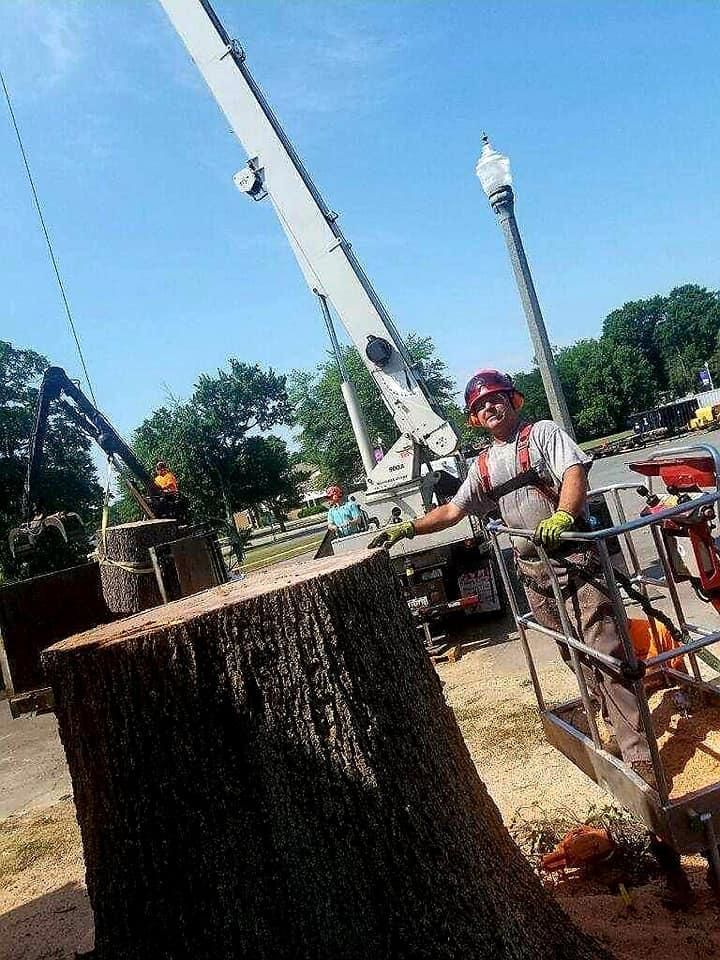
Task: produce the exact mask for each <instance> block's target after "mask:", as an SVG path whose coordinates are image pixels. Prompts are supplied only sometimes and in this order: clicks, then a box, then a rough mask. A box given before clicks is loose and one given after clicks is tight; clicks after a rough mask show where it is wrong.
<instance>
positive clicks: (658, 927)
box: [0, 630, 720, 960]
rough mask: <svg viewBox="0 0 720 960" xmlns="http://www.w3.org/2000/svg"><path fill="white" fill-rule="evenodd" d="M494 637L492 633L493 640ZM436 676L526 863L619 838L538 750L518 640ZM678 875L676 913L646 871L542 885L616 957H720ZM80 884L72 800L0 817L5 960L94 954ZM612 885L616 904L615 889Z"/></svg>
mask: <svg viewBox="0 0 720 960" xmlns="http://www.w3.org/2000/svg"><path fill="white" fill-rule="evenodd" d="M501 634H502V631H501V630H498V638H499V636H500V635H501ZM538 654H539V656H538V662H539V669H540V674H541V679H542V682H543V687H544V689H545V690H546V692H547V695H548V696H549V698H551V699H557V700H558V701H561V700H563V699H566V698H567V697H568V696H570V695H573V693H574V690H573V679H572V674H571V673H570V672H569V671H568V669H567V668H566V667H565V666H564V665H563V664H562V663H561V662H560V661H559V659H558V658H557V657H556V656H555V649H554V646H553V645H552V644H550V643H548V644H547V645H546V646H545V647H544V648H543V647H542V646H540V648H539V650H538ZM437 669H438V673H439V675H440V677H441V679H442V681H443V683H444V685H445V686H444V693H445V696H446V698H447V700H448V702H449V703H450V705H451V706H452V707H453V709H454V711H455V713H456V716H457V719H458V722H459V724H460V727H461V729H462V731H463V734H464V736H465V739H466V742H467V744H468V748H469V750H470V752H471V755H472V757H473V760H474V761H475V763H476V765H477V767H478V770H479V772H480V775H481V777H482V778H483V780H484V781H485V783H486V784H487V785H488V788H489V790H490V792H491V794H492V796H493V797H494V799H495V801H496V803H497V804H498V806H499V808H500V810H501V812H502V815H503V817H504V819H505V822H506V823H507V824H508V826H509V827H510V828H511V830H512V832H513V834H514V836H515V837H516V839H517V840H518V842H519V843H520V845H521V847H522V848H523V849H524V850H525V852H526V854H527V855H528V857H529V858H530V859H531V860H532V861H533V863H536V862H537V860H538V853H539V852H540V853H541V852H543V850H544V849H547V848H548V845H550V846H551V845H552V844H553V843H554V842H555V841H556V840H557V839H559V838H560V837H561V836H562V835H563V833H564V832H565V831H566V830H567V829H569V828H570V827H571V826H573V825H576V824H578V823H581V822H583V821H584V820H586V819H590V820H593V819H600V820H603V818H604V819H605V820H607V821H608V822H611V823H615V822H620V823H621V825H622V826H623V829H625V826H624V825H626V824H627V822H628V821H627V819H625V820H623V819H622V815H621V814H620V812H619V811H618V810H617V809H616V808H614V807H613V805H612V803H611V801H610V798H609V797H608V796H607V795H606V794H604V793H603V792H602V791H601V790H600V788H598V787H597V786H596V785H595V784H594V783H592V782H591V781H590V780H588V779H587V778H586V777H585V776H584V775H583V774H582V773H580V772H579V771H578V770H577V768H575V767H574V766H573V765H572V764H571V763H570V762H569V761H567V760H566V759H565V758H564V757H563V756H561V755H560V754H559V753H558V752H557V751H555V750H554V749H553V748H552V747H550V746H549V745H548V744H547V743H546V742H545V741H544V738H543V733H542V727H541V725H540V721H539V719H538V715H537V711H536V708H535V701H534V695H533V690H532V687H531V686H530V683H529V681H528V680H527V674H526V672H525V670H524V668H523V665H522V660H521V656H520V654H519V650H518V644H517V642H511V643H498V644H490V645H485V646H483V645H482V644H481V645H479V646H478V648H477V649H470V650H468V649H467V648H466V652H465V653H464V655H463V656H462V658H461V659H460V660H459V661H458V662H456V663H446V664H439V665H438V668H437ZM656 707H657V709H658V710H659V711H660V714H661V717H662V718H663V722H664V723H666V724H670V723H678V722H682V718H681V717H678V716H677V714H676V712H674V711H673V710H672V709H671V707H674V702H673V703H671V702H670V701H668V702H667V703H665V702H664V701H663V699H662V696H661V697H660V698H659V700H658V701H657V703H656ZM632 829H633V830H634V831H635V835H636V836H637V837H640V838H641V839H642V829H640V828H638V827H637V825H634V824H633V825H632ZM621 832H622V830H621ZM539 838H540V840H541V841H542V843H544V844H545V846H544V848H541V844H540V843H539ZM633 842H635V841H633ZM638 842H641V840H640V841H638ZM638 849H639V848H638ZM633 856H634V853H633ZM686 866H687V867H688V871H689V873H690V876H691V881H692V883H693V885H694V887H695V888H696V891H697V897H698V899H697V902H696V904H695V905H694V906H693V907H692V908H691V909H690V910H689V911H687V912H683V913H678V912H674V911H672V910H670V909H668V908H667V907H666V906H664V905H663V902H662V899H661V895H662V892H663V885H662V883H661V881H660V880H659V878H657V877H656V876H654V875H653V870H652V868H651V869H649V870H648V869H643V870H637V871H635V870H634V869H633V868H632V866H631V865H630V866H628V864H627V863H626V864H625V867H623V866H622V865H621V867H620V868H618V869H616V870H614V872H613V871H611V876H609V877H608V876H604V877H600V878H598V877H595V878H593V879H592V880H588V879H578V878H572V877H565V878H562V879H560V880H558V878H557V877H549V878H547V879H546V880H545V882H546V883H547V884H548V885H549V886H550V887H551V888H552V890H553V892H554V893H555V895H556V896H557V897H558V899H559V900H560V902H561V903H562V904H563V906H564V907H565V909H566V910H567V911H568V913H569V914H570V916H571V917H572V918H573V919H574V920H575V921H576V922H577V923H578V924H579V925H580V926H581V927H583V928H584V929H585V930H587V931H588V932H589V933H592V934H593V935H595V936H597V937H598V938H599V939H600V940H601V941H602V942H603V943H605V944H606V945H607V946H608V948H609V949H611V950H612V951H613V953H614V954H615V956H616V957H617V958H618V960H646V958H647V960H678V958H679V957H682V958H683V960H705V958H711V957H715V956H718V955H720V924H719V923H718V921H719V920H720V908H719V907H718V903H717V901H716V900H714V899H713V897H712V895H711V894H710V892H709V890H708V889H707V887H706V885H705V865H704V862H703V861H701V860H700V859H699V858H695V859H688V860H686ZM83 875H84V867H83V861H82V851H81V846H80V837H79V832H78V829H77V824H76V821H75V816H74V807H73V804H72V801H71V800H69V799H65V800H61V801H59V802H57V803H55V804H53V805H52V806H46V807H40V808H38V807H35V808H33V809H25V810H22V811H20V812H17V813H15V814H13V815H11V816H9V817H6V818H5V819H4V820H0V944H1V945H2V948H1V949H0V955H1V956H2V958H3V960H66V958H67V960H69V958H72V957H73V956H74V952H75V951H76V950H78V949H81V950H84V949H89V948H90V947H91V946H92V913H91V911H90V906H89V902H88V899H87V894H86V892H85V887H84V883H83ZM620 881H622V882H624V883H625V886H626V887H627V891H628V892H627V896H625V897H623V896H621V895H620V893H619V892H618V891H619V886H618V884H619V882H620Z"/></svg>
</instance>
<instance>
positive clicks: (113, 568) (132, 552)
mask: <svg viewBox="0 0 720 960" xmlns="http://www.w3.org/2000/svg"><path fill="white" fill-rule="evenodd" d="M98 539H99V548H98V558H99V560H100V576H101V580H102V590H103V596H104V597H105V603H106V604H107V607H108V610H109V611H110V613H114V614H123V615H125V616H126V615H127V614H130V613H139V611H140V610H147V608H148V607H155V606H157V605H158V604H159V603H162V598H161V596H160V591H159V590H158V585H157V581H156V579H155V573H154V571H153V568H152V564H151V562H150V553H149V548H150V547H157V546H159V545H160V544H161V543H168V542H169V541H170V540H175V539H177V520H138V521H137V522H136V523H121V524H119V525H118V526H116V527H108V528H107V530H106V531H105V535H104V536H103V535H102V533H101V534H99V537H98Z"/></svg>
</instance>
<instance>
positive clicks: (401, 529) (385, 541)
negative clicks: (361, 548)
mask: <svg viewBox="0 0 720 960" xmlns="http://www.w3.org/2000/svg"><path fill="white" fill-rule="evenodd" d="M414 536H415V526H414V524H413V522H412V520H403V521H402V523H391V524H390V526H389V527H385V529H384V530H383V531H382V532H381V533H379V534H378V535H377V536H376V537H373V539H372V540H371V541H370V543H369V544H368V550H373V549H374V548H375V547H385V549H386V550H389V549H390V547H394V546H395V544H396V543H397V542H398V540H403V539H407V540H412V538H413V537H414Z"/></svg>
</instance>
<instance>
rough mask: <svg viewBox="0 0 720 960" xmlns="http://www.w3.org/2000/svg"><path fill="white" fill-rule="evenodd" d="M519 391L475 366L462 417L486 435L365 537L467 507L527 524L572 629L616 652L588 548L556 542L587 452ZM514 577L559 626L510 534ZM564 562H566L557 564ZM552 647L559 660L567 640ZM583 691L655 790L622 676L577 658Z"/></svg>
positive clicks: (576, 516)
mask: <svg viewBox="0 0 720 960" xmlns="http://www.w3.org/2000/svg"><path fill="white" fill-rule="evenodd" d="M523 402H524V398H523V395H522V394H521V393H520V392H519V391H518V390H516V389H515V386H514V384H513V381H512V379H511V378H510V377H509V376H508V375H507V374H505V373H500V372H499V371H497V370H481V371H479V372H478V373H477V374H476V375H475V376H474V377H473V378H472V379H471V380H470V382H469V383H468V385H467V387H466V389H465V405H466V411H467V414H468V418H469V422H470V424H471V425H472V426H474V427H484V428H485V429H486V430H487V431H488V432H489V433H490V434H491V435H492V439H493V442H492V444H491V445H490V447H489V448H488V449H487V450H486V451H483V452H482V453H481V454H480V456H479V457H478V458H477V459H476V460H475V461H474V462H473V465H472V467H471V468H470V471H469V473H468V476H467V478H466V479H465V481H464V482H463V484H462V486H461V487H460V489H459V490H458V492H457V493H456V494H455V496H454V497H453V499H452V500H451V501H450V502H449V503H445V504H443V505H442V506H439V507H437V508H436V509H435V510H432V511H431V512H430V513H427V514H425V516H423V517H419V518H418V519H416V520H412V521H410V520H406V521H404V522H402V523H397V524H395V525H392V526H388V527H385V529H384V530H383V531H382V532H381V533H379V534H378V536H376V537H375V538H374V539H373V540H372V541H371V542H370V544H369V546H370V547H378V546H383V545H384V546H387V547H390V546H392V545H393V544H394V543H397V541H398V540H400V539H402V538H403V537H414V536H420V535H422V534H427V533H433V532H435V531H437V530H444V529H445V528H446V527H451V526H453V524H456V523H458V522H459V521H460V520H461V519H462V518H463V517H465V516H467V515H468V514H473V515H475V516H485V515H487V514H488V513H491V512H492V511H494V510H497V509H498V508H499V510H500V514H501V516H502V519H503V523H505V525H506V526H508V527H515V528H518V529H529V530H534V531H535V543H538V542H539V543H541V544H542V545H543V546H544V547H545V548H546V549H547V550H548V551H549V552H554V553H555V556H556V557H557V560H555V561H553V567H554V569H555V570H556V572H557V575H558V579H559V582H560V585H561V587H562V588H563V593H564V595H565V597H566V600H565V607H566V610H567V614H568V617H569V619H570V623H571V624H572V626H573V628H574V630H575V632H576V635H577V636H578V637H579V638H580V639H581V640H582V641H583V642H584V643H585V644H586V645H587V646H589V647H592V648H593V649H595V650H597V651H598V652H600V653H604V654H608V655H610V656H613V657H618V658H620V659H623V660H624V659H625V657H624V653H623V647H622V641H621V638H620V634H619V630H618V627H617V624H616V622H615V620H614V618H613V608H612V604H611V602H610V600H609V599H608V598H607V597H606V596H605V594H604V593H603V592H602V591H601V590H599V589H598V587H597V586H596V585H595V583H594V582H593V581H594V580H598V581H600V579H601V574H600V563H599V560H598V558H597V555H596V552H595V551H594V550H593V549H591V548H589V547H585V546H583V544H581V543H579V542H575V543H567V544H565V543H563V544H561V543H560V540H559V538H560V534H561V533H563V532H567V531H571V530H573V528H575V526H576V523H578V524H580V525H582V521H583V520H584V519H585V518H586V517H587V490H588V483H587V471H588V469H589V466H590V463H591V458H589V457H588V456H586V454H585V453H583V451H582V450H581V449H580V448H579V447H578V446H577V444H576V443H575V441H574V440H573V439H572V438H571V437H570V436H569V435H568V434H567V433H565V431H564V430H562V429H561V428H560V427H558V426H557V424H555V423H553V422H552V421H550V420H540V421H538V422H537V423H535V424H530V423H529V422H527V421H525V420H524V419H523V418H522V416H521V413H520V411H521V409H522V405H523ZM513 547H514V551H515V559H516V565H517V568H518V574H519V577H520V580H521V581H522V583H523V585H524V587H525V592H526V593H527V598H528V602H529V604H530V608H531V610H532V612H533V614H534V616H535V617H536V619H537V621H538V622H539V623H540V624H542V625H543V626H546V627H549V628H551V629H553V630H555V631H557V632H562V631H561V625H560V620H559V616H558V610H557V606H556V604H555V600H554V598H553V595H552V590H551V588H550V579H549V576H548V574H547V571H546V570H545V569H544V566H543V563H542V561H541V560H540V559H539V557H538V554H537V551H536V549H535V546H534V543H533V541H529V540H526V539H523V538H520V537H516V538H514V542H513ZM563 560H565V561H568V563H569V564H571V565H572V567H571V568H570V569H569V568H568V567H567V566H565V565H564V564H563V562H562V561H563ZM561 652H562V653H563V656H564V657H566V658H567V657H568V656H569V655H568V651H567V645H565V644H563V645H561ZM585 673H586V677H587V680H588V686H589V687H590V693H591V696H593V697H594V698H595V699H596V701H598V702H599V706H600V708H601V709H602V712H603V716H604V717H605V718H606V719H607V722H608V726H609V727H610V729H611V731H612V734H613V738H612V740H611V741H610V742H608V743H607V744H606V745H605V749H606V750H607V751H608V752H609V753H614V754H616V755H617V754H618V753H619V754H621V755H622V758H623V759H624V760H625V761H626V763H628V764H629V766H630V767H631V769H632V770H633V771H634V772H635V773H636V774H637V775H638V776H640V777H641V778H642V779H643V780H645V781H646V782H647V783H648V784H650V786H652V787H655V786H656V782H655V774H654V771H653V767H652V763H651V762H650V750H649V747H648V742H647V738H646V736H645V733H644V731H643V727H642V723H641V720H640V711H639V707H638V702H637V699H636V697H635V694H634V692H633V689H632V685H631V684H630V682H629V681H625V680H619V679H616V678H614V677H611V676H609V675H608V674H606V673H604V672H602V671H600V670H599V669H597V668H596V667H595V665H594V664H592V663H589V662H588V663H586V665H585Z"/></svg>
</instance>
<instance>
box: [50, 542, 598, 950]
mask: <svg viewBox="0 0 720 960" xmlns="http://www.w3.org/2000/svg"><path fill="white" fill-rule="evenodd" d="M44 664H45V667H46V670H47V674H48V676H49V677H50V679H51V682H52V685H53V689H54V691H55V697H56V701H57V716H58V721H59V726H60V732H61V736H62V740H63V743H64V745H65V750H66V754H67V758H68V763H69V766H70V771H71V774H72V779H73V787H74V795H75V803H76V806H77V813H78V820H79V823H80V827H81V831H82V837H83V845H84V851H85V862H86V867H87V886H88V893H89V895H90V900H91V903H92V907H93V911H94V915H95V931H96V956H97V957H98V958H99V960H171V958H172V960H185V958H188V960H189V958H193V960H231V958H232V960H243V958H247V960H250V958H252V960H291V958H292V960H298V958H306V960H367V958H373V960H410V958H413V960H417V958H420V960H421V958H427V960H430V958H432V960H449V958H463V960H464V958H473V960H486V958H487V960H490V958H492V960H510V958H512V960H548V958H550V957H552V958H553V960H571V958H572V960H590V958H593V960H599V958H604V957H607V955H606V954H605V953H604V952H603V951H602V950H601V949H600V948H599V947H598V946H597V945H596V944H594V943H592V942H591V941H589V940H588V939H587V938H586V937H585V936H584V935H582V934H580V933H579V932H578V931H577V930H575V929H574V928H573V927H571V926H570V924H569V921H568V920H567V918H566V916H565V915H564V914H563V913H562V911H561V910H560V908H559V907H558V906H557V905H556V904H555V902H554V901H553V900H552V899H551V898H550V896H549V895H548V894H546V892H545V891H544V890H543V889H542V887H541V885H540V883H539V882H538V880H537V878H536V877H535V876H534V874H533V872H532V870H531V869H530V867H529V865H528V864H527V862H526V861H525V860H524V858H523V857H522V855H521V853H520V851H519V850H518V848H517V847H516V846H515V845H514V844H513V843H512V841H511V839H510V837H509V836H508V834H507V831H506V830H505V828H504V826H503V824H502V822H501V819H500V816H499V813H498V811H497V808H496V807H495V805H494V803H493V802H492V800H491V799H490V797H489V796H488V794H487V792H486V789H485V787H484V786H483V784H482V783H481V782H480V780H479V779H478V775H477V772H476V770H475V768H474V766H473V763H472V761H471V759H470V756H469V754H468V751H467V748H466V746H465V744H464V742H463V740H462V736H461V734H460V731H459V729H458V727H457V724H456V722H455V719H454V717H453V714H452V712H451V711H450V709H449V708H448V707H447V705H446V704H445V702H444V700H443V696H442V693H441V689H440V683H439V680H438V678H437V676H436V674H435V672H434V670H433V669H432V667H431V665H430V663H429V661H428V659H427V657H426V655H425V653H424V649H423V646H422V643H421V641H420V639H419V637H418V635H417V632H416V630H415V628H414V625H413V622H412V620H411V618H410V615H409V613H408V609H407V606H406V604H405V602H404V600H403V597H402V595H401V592H400V589H399V587H398V585H397V582H396V579H395V577H394V574H393V571H392V569H391V567H390V563H389V560H388V558H387V556H386V555H385V554H384V552H382V551H381V552H380V554H379V555H378V554H368V553H367V552H365V553H364V554H363V555H362V556H358V555H355V556H352V555H351V556H347V555H346V556H343V557H334V558H328V559H323V560H319V561H316V562H314V563H305V564H303V565H299V564H298V565H296V566H294V567H292V568H290V569H289V570H288V569H284V570H283V571H282V572H271V573H267V574H265V575H259V576H257V577H255V578H249V579H248V580H246V581H243V582H239V583H238V582H234V583H230V584H224V585H222V586H219V587H216V588H214V589H212V590H207V591H205V592H204V593H202V594H197V595H195V596H192V597H187V598H184V599H182V600H178V601H176V602H174V603H170V604H168V605H166V606H163V607H158V608H156V609H155V610H152V611H145V612H144V613H140V614H138V615H137V616H135V617H132V618H129V619H126V620H123V621H117V622H115V623H112V624H108V625H105V626H102V627H98V628H96V629H94V630H91V631H88V632H86V633H84V634H79V635H78V636H76V637H73V638H70V639H69V640H65V641H63V642H62V643H60V644H57V645H56V646H54V647H52V648H51V649H50V650H49V651H47V652H46V653H45V655H44Z"/></svg>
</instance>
